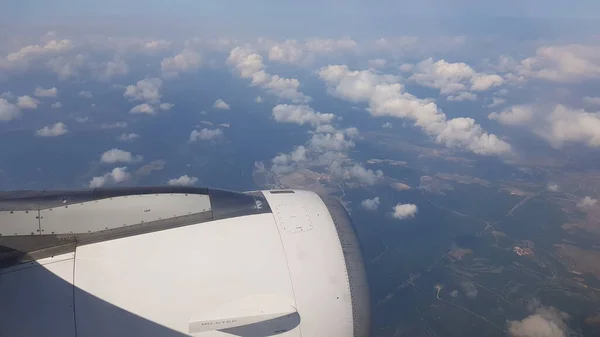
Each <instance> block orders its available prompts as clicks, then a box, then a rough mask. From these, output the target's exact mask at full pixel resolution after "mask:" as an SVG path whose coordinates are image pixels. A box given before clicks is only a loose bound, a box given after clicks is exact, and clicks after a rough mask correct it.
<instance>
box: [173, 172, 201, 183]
mask: <svg viewBox="0 0 600 337" xmlns="http://www.w3.org/2000/svg"><path fill="white" fill-rule="evenodd" d="M197 182H198V178H196V177H190V176H188V175H187V174H186V175H183V176H181V177H179V178H173V179H169V182H168V184H169V185H171V186H191V185H194V184H195V183H197Z"/></svg>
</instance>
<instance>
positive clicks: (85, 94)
mask: <svg viewBox="0 0 600 337" xmlns="http://www.w3.org/2000/svg"><path fill="white" fill-rule="evenodd" d="M77 95H79V96H81V97H85V98H92V97H93V95H92V92H91V91H85V90H81V91H80V92H79V93H78V94H77Z"/></svg>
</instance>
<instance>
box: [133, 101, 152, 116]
mask: <svg viewBox="0 0 600 337" xmlns="http://www.w3.org/2000/svg"><path fill="white" fill-rule="evenodd" d="M129 112H130V113H132V114H147V115H154V114H155V113H156V110H155V109H154V106H152V105H150V104H148V103H142V104H138V105H136V106H134V107H133V108H131V110H129Z"/></svg>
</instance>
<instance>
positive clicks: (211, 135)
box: [190, 128, 223, 142]
mask: <svg viewBox="0 0 600 337" xmlns="http://www.w3.org/2000/svg"><path fill="white" fill-rule="evenodd" d="M221 136H223V131H221V129H207V128H204V129H202V130H200V131H198V130H193V131H192V133H190V142H195V141H197V140H212V139H215V138H219V137H221Z"/></svg>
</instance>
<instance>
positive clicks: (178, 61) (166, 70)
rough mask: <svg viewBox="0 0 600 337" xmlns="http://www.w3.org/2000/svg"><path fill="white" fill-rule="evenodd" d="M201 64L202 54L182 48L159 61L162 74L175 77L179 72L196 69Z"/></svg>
mask: <svg viewBox="0 0 600 337" xmlns="http://www.w3.org/2000/svg"><path fill="white" fill-rule="evenodd" d="M201 65H202V56H200V54H199V53H197V52H194V51H191V50H188V49H184V50H183V51H181V52H180V53H179V54H177V55H175V56H172V57H166V58H164V59H163V60H162V61H161V62H160V69H161V71H162V74H163V76H165V77H175V76H177V75H179V73H185V72H192V71H195V70H198V69H199V68H200V66H201Z"/></svg>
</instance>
